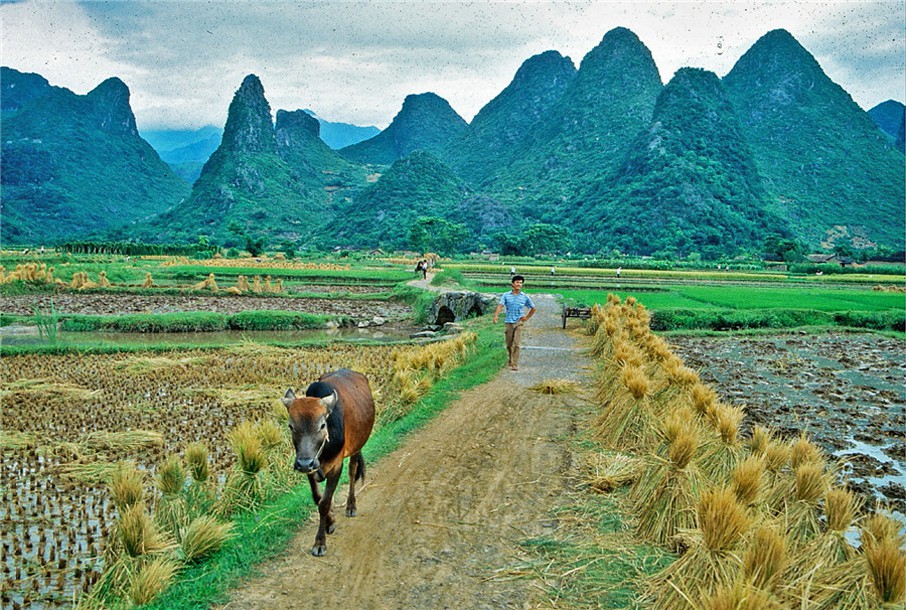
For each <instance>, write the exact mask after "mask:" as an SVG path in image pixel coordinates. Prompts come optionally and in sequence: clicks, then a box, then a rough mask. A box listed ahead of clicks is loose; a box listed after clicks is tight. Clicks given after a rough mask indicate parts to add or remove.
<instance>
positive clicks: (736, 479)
mask: <svg viewBox="0 0 906 610" xmlns="http://www.w3.org/2000/svg"><path fill="white" fill-rule="evenodd" d="M764 472H765V462H764V458H762V457H760V456H749V457H748V458H746V459H745V460H744V461H742V462H740V463H739V464H737V466H736V468H734V469H733V474H732V487H733V493H735V494H736V499H737V500H739V502H740V503H741V504H742V505H743V506H752V505H754V504H756V503H757V502H758V501H760V500H761V497H762V490H763V487H764Z"/></svg>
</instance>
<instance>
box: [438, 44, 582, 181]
mask: <svg viewBox="0 0 906 610" xmlns="http://www.w3.org/2000/svg"><path fill="white" fill-rule="evenodd" d="M575 75H576V68H575V66H573V63H572V61H570V59H569V58H568V57H563V56H562V55H560V53H558V52H556V51H545V52H544V53H541V54H540V55H535V56H533V57H530V58H529V59H527V60H526V61H525V62H524V63H523V64H522V66H520V67H519V70H518V71H517V72H516V75H515V76H514V77H513V80H512V82H511V83H510V84H509V85H508V86H507V87H506V88H505V89H504V90H503V91H501V92H500V94H499V95H498V96H497V97H495V98H494V99H493V100H491V101H490V102H488V103H487V104H486V105H485V106H484V107H483V108H482V109H481V111H479V113H478V114H476V115H475V118H474V119H472V122H471V123H470V124H469V127H468V129H467V130H466V131H465V133H464V134H463V135H462V136H461V137H459V138H457V139H456V140H453V141H452V142H450V143H449V145H448V146H447V147H446V150H445V151H444V153H443V155H442V157H441V158H442V159H443V161H444V162H445V163H447V164H448V165H450V167H452V168H453V169H454V170H455V171H456V173H457V174H459V175H460V176H461V177H463V178H464V179H466V180H469V181H470V182H471V183H473V184H481V183H483V182H485V181H487V180H488V178H490V177H492V176H493V175H494V174H495V172H498V171H500V170H501V168H502V167H505V166H507V165H509V164H510V163H511V162H512V161H513V158H514V155H515V154H516V153H517V152H518V150H519V145H520V144H521V143H522V142H524V140H525V138H526V136H527V135H528V134H530V133H531V129H532V126H533V125H534V124H535V123H537V122H538V121H540V120H541V119H543V118H544V117H545V116H546V115H547V113H548V112H549V111H550V108H551V106H552V105H553V104H554V103H555V102H556V101H557V100H559V99H560V98H561V97H563V93H564V91H566V88H567V87H568V86H569V84H570V83H571V82H572V81H573V79H574V78H575Z"/></svg>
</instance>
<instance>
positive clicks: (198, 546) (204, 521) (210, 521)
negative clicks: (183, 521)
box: [181, 515, 233, 563]
mask: <svg viewBox="0 0 906 610" xmlns="http://www.w3.org/2000/svg"><path fill="white" fill-rule="evenodd" d="M232 531H233V524H232V523H230V522H227V523H221V522H220V521H217V519H215V518H214V517H212V516H211V515H200V516H198V517H196V518H195V519H193V520H192V522H191V523H189V525H188V527H186V530H185V532H184V533H183V536H182V542H181V548H182V554H183V557H184V558H185V561H186V562H187V563H189V562H193V561H197V560H199V559H202V558H204V557H207V556H208V555H210V554H211V553H214V552H216V551H217V550H219V549H220V547H221V546H223V543H224V542H226V541H227V540H229V538H230V536H231V535H232Z"/></svg>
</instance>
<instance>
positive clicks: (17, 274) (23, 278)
mask: <svg viewBox="0 0 906 610" xmlns="http://www.w3.org/2000/svg"><path fill="white" fill-rule="evenodd" d="M53 272H54V268H53V267H48V266H47V263H41V264H40V265H39V264H38V263H19V264H18V265H16V268H15V269H13V270H12V271H10V272H9V273H6V269H4V268H3V267H2V266H0V284H9V283H11V282H31V283H41V284H56V283H57V280H55V279H54V277H53Z"/></svg>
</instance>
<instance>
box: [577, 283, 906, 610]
mask: <svg viewBox="0 0 906 610" xmlns="http://www.w3.org/2000/svg"><path fill="white" fill-rule="evenodd" d="M649 320H650V316H649V314H648V312H647V311H646V310H645V309H644V307H642V306H641V305H640V304H638V303H637V302H635V301H634V300H633V299H632V298H629V299H627V300H626V301H625V302H623V303H621V302H620V299H619V298H618V297H615V296H613V295H609V296H608V300H607V304H606V305H604V306H595V307H593V308H592V319H591V321H590V324H589V328H591V329H592V330H593V332H594V337H593V340H592V346H591V350H592V352H593V354H594V355H595V356H597V358H598V359H599V366H598V372H597V377H596V395H595V396H596V400H597V404H599V405H600V414H599V415H598V416H597V417H596V420H595V426H596V435H597V438H598V439H599V440H600V441H601V444H602V445H603V446H604V448H605V450H604V451H602V453H601V455H600V459H598V460H595V471H596V473H598V475H599V476H598V478H599V479H602V481H598V482H590V484H592V485H593V487H594V488H595V489H597V490H599V491H605V490H608V489H614V488H616V487H618V486H619V484H620V483H622V482H625V480H627V479H629V480H633V481H634V482H633V483H632V487H631V489H630V492H629V502H630V506H631V507H632V511H633V513H634V515H635V516H636V523H635V527H636V531H637V533H638V534H639V535H640V536H641V537H642V538H644V539H647V540H650V541H652V542H655V543H657V544H659V545H662V546H666V547H668V548H671V549H674V550H676V551H678V552H680V553H681V555H680V557H679V559H677V560H676V561H675V562H674V563H673V564H672V565H670V566H669V567H668V568H666V569H665V570H663V571H661V572H659V573H657V574H655V575H654V576H653V577H651V578H650V579H649V580H648V582H647V583H646V584H645V586H644V587H643V589H644V590H643V592H642V596H641V598H640V600H639V603H640V604H641V606H642V607H645V608H652V609H654V610H659V609H662V610H667V609H669V610H682V609H689V610H694V609H695V610H697V609H700V608H706V609H709V610H724V609H727V610H729V609H731V608H732V609H736V610H739V609H752V610H755V609H759V610H760V609H774V608H777V609H784V608H790V609H792V608H806V607H807V608H810V609H811V608H820V609H822V610H824V609H827V610H829V609H831V608H835V609H842V610H850V609H858V610H861V609H863V608H864V609H867V608H888V607H889V608H894V607H902V605H899V604H902V603H903V601H904V598H906V553H904V551H903V548H904V540H903V538H902V537H901V536H900V535H899V527H898V524H897V522H896V521H894V520H893V519H892V518H890V517H887V516H885V515H884V514H883V512H884V511H883V510H881V509H879V510H878V511H877V512H876V513H875V514H873V515H870V516H869V515H866V514H864V513H863V511H862V510H861V509H862V507H861V505H860V503H859V502H858V501H857V500H856V498H855V496H853V494H852V493H851V492H850V491H848V490H847V489H846V488H845V487H842V486H841V484H840V475H839V470H838V468H837V467H836V466H835V465H834V464H830V465H829V463H828V460H827V457H826V456H825V455H824V454H823V453H822V451H821V450H820V449H819V448H818V447H817V446H815V445H814V443H812V442H811V441H810V440H809V439H808V438H807V437H806V436H805V435H802V436H800V437H798V438H796V439H793V440H791V441H784V440H781V439H778V438H776V437H775V435H774V433H773V432H772V431H771V430H769V429H767V428H764V427H760V426H756V427H755V428H754V429H753V431H752V434H751V436H750V437H749V438H747V439H743V438H741V435H740V429H741V425H742V423H743V420H744V417H745V414H744V411H743V409H742V408H740V407H736V406H732V405H727V404H724V403H722V402H720V400H719V397H718V395H717V392H715V391H714V389H712V388H710V387H708V385H707V384H705V383H703V382H702V381H701V380H700V379H699V377H698V374H697V373H696V372H695V371H693V370H692V369H690V368H688V367H687V366H685V365H684V364H683V362H682V360H681V359H680V358H678V357H677V356H676V355H675V354H673V353H672V351H671V350H670V348H669V346H668V345H667V343H666V342H665V341H664V340H663V339H661V338H659V337H655V336H654V335H653V334H652V333H651V332H650V330H649V328H648V322H649ZM609 462H613V463H614V464H613V467H612V468H611V467H610V466H609V465H608V464H609ZM631 468H635V473H634V474H631V473H627V469H631ZM611 472H617V473H620V477H619V479H617V478H615V477H614V476H613V475H611V474H610V473H611ZM601 473H605V474H607V475H608V476H607V477H602V476H600V474H601ZM611 480H614V481H616V482H615V483H611ZM856 528H861V536H860V538H861V545H859V546H858V547H855V546H853V544H851V543H850V539H851V536H850V537H848V536H847V534H848V533H849V534H850V535H851V534H852V533H853V532H854V531H855V530H856Z"/></svg>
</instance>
